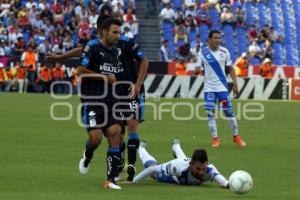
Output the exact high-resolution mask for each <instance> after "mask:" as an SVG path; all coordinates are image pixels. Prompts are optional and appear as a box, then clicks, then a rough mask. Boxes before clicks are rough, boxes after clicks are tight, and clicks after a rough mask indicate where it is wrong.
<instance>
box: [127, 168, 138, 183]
mask: <svg viewBox="0 0 300 200" xmlns="http://www.w3.org/2000/svg"><path fill="white" fill-rule="evenodd" d="M135 171H136V170H135V166H134V165H131V164H129V165H128V166H127V174H128V177H127V181H130V182H131V181H132V180H133V178H134V175H135Z"/></svg>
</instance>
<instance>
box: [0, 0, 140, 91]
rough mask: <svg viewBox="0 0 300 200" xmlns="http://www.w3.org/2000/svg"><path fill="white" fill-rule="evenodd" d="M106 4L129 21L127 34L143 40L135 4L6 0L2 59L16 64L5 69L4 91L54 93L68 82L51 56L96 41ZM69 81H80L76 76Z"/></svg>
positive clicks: (0, 14)
mask: <svg viewBox="0 0 300 200" xmlns="http://www.w3.org/2000/svg"><path fill="white" fill-rule="evenodd" d="M105 4H107V5H109V6H111V7H112V10H113V13H114V17H116V18H118V19H120V20H121V21H122V22H123V25H122V27H121V28H122V34H123V35H124V36H126V37H128V38H132V39H138V28H139V23H138V19H137V18H136V15H135V0H93V1H92V0H73V1H71V0H28V1H26V0H0V57H1V56H10V57H13V60H15V61H16V62H15V63H14V66H13V68H10V66H3V64H2V66H0V90H5V91H10V90H18V91H19V92H24V91H27V90H28V88H27V87H30V91H36V92H48V91H49V86H50V83H51V82H52V81H56V80H58V79H59V80H66V77H65V75H64V73H63V72H59V73H57V74H56V69H60V68H61V66H59V67H54V66H58V65H59V64H55V63H54V64H53V65H49V64H47V63H46V62H45V54H46V53H47V52H54V53H57V54H62V53H64V52H66V51H68V50H70V49H72V48H74V47H78V46H81V45H82V44H84V43H85V42H86V41H88V40H89V39H91V38H94V37H96V35H97V31H96V28H97V27H96V22H97V18H98V16H99V14H100V13H99V12H100V9H101V7H102V6H103V5H105ZM37 63H41V66H40V67H39V66H38V67H37ZM62 70H63V69H62ZM58 75H59V76H58ZM68 81H71V83H74V80H73V77H71V78H70V80H68ZM60 90H62V91H63V92H65V91H64V89H60Z"/></svg>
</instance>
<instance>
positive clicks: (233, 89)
mask: <svg viewBox="0 0 300 200" xmlns="http://www.w3.org/2000/svg"><path fill="white" fill-rule="evenodd" d="M232 91H233V97H234V98H236V97H237V95H238V93H239V88H238V85H237V83H233V86H232Z"/></svg>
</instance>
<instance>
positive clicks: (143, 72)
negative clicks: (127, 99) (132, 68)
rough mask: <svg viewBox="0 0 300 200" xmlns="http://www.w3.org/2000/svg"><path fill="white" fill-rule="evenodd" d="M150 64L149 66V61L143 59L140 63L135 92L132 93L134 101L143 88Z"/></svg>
mask: <svg viewBox="0 0 300 200" xmlns="http://www.w3.org/2000/svg"><path fill="white" fill-rule="evenodd" d="M148 64H149V62H148V59H147V58H143V59H142V61H141V63H140V69H139V73H138V78H137V80H136V82H135V84H134V91H132V96H131V98H132V99H133V98H135V97H136V96H138V95H139V93H140V91H141V87H142V85H143V82H144V79H145V77H146V74H147V71H148ZM130 90H132V88H130Z"/></svg>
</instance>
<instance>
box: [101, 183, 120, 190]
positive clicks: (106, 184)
mask: <svg viewBox="0 0 300 200" xmlns="http://www.w3.org/2000/svg"><path fill="white" fill-rule="evenodd" d="M104 188H110V189H114V190H121V189H122V188H121V187H120V186H119V185H117V184H116V183H113V182H111V181H105V182H104Z"/></svg>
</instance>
